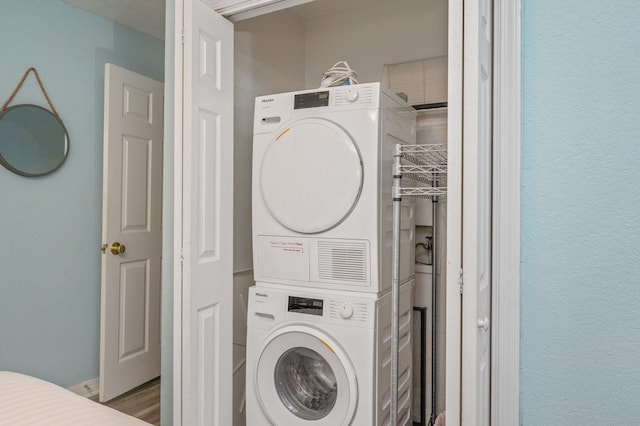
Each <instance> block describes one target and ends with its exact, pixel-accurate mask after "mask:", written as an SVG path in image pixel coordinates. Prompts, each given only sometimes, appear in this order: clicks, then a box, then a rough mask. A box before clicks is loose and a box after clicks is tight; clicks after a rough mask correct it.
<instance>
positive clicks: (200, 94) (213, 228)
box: [174, 0, 234, 426]
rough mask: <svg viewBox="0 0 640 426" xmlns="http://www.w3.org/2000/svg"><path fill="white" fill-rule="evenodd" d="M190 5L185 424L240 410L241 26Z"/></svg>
mask: <svg viewBox="0 0 640 426" xmlns="http://www.w3.org/2000/svg"><path fill="white" fill-rule="evenodd" d="M183 6H184V9H183V10H182V11H181V13H182V14H183V19H184V32H183V34H184V46H183V47H182V49H183V52H182V53H183V55H182V56H183V62H182V63H183V67H182V69H181V70H179V74H180V75H181V78H182V81H180V82H179V83H178V84H179V85H180V86H179V87H180V88H181V91H182V97H183V104H182V105H180V107H182V108H181V111H178V110H177V114H176V115H178V114H179V113H180V112H181V113H182V117H180V118H181V119H182V122H181V132H182V133H181V134H180V135H178V138H179V139H180V140H181V146H182V150H181V152H179V153H177V157H180V158H181V159H182V162H181V163H180V164H176V171H175V174H176V176H178V175H181V179H182V182H181V185H180V188H177V189H176V194H175V197H176V198H175V199H176V203H179V204H180V206H181V210H180V211H179V212H178V213H179V214H178V215H176V217H177V218H178V220H179V221H180V222H179V223H177V224H176V226H179V227H180V228H179V229H181V230H182V235H181V236H180V241H179V242H178V244H179V245H180V247H179V250H180V251H181V253H182V269H181V275H180V276H179V277H178V279H179V280H180V282H181V294H180V295H179V297H180V298H181V300H180V303H181V304H180V308H179V310H180V311H181V319H182V324H181V330H180V331H179V335H178V339H176V343H178V344H181V353H180V355H179V357H178V358H179V363H180V364H179V365H175V366H174V368H177V369H179V371H181V373H182V374H181V378H182V382H181V383H180V384H179V386H180V387H179V389H180V390H179V395H176V397H177V398H179V401H176V403H177V404H174V407H175V406H176V405H178V404H179V406H180V409H181V414H180V418H179V419H178V422H179V423H181V424H183V425H221V426H227V425H231V424H232V411H233V404H232V398H233V392H232V383H233V381H232V375H233V365H232V361H233V357H232V354H233V216H232V214H233V92H234V88H233V37H234V33H233V25H232V24H231V23H230V22H229V21H227V20H226V19H224V18H222V17H221V16H220V15H218V14H216V13H215V12H213V11H212V10H211V9H210V8H209V7H208V6H207V5H206V4H204V3H203V1H201V0H184V2H183ZM178 51H179V50H178ZM177 57H180V56H178V55H177ZM178 146H180V141H178ZM179 208H180V207H179ZM179 215H181V218H180V217H179ZM176 285H180V283H176Z"/></svg>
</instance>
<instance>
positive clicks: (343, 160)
mask: <svg viewBox="0 0 640 426" xmlns="http://www.w3.org/2000/svg"><path fill="white" fill-rule="evenodd" d="M362 178H363V168H362V160H361V158H360V153H359V152H358V149H357V147H356V145H355V143H354V142H353V140H352V138H351V137H350V136H349V134H348V133H347V132H346V131H345V130H344V129H342V128H341V127H339V126H338V125H336V124H334V123H332V122H330V121H327V120H322V119H311V118H308V119H303V120H300V121H297V122H295V123H293V124H292V125H291V127H289V128H287V129H285V130H284V131H282V132H281V133H280V134H279V135H277V136H276V137H275V138H274V139H273V140H272V141H271V143H270V144H269V147H268V148H267V151H266V152H265V155H264V158H263V160H262V165H261V169H260V186H261V190H262V196H263V199H264V202H265V204H266V206H267V209H268V210H269V212H270V213H271V215H272V216H273V217H274V218H275V219H276V220H277V221H278V222H280V224H282V225H283V226H285V227H287V228H289V229H291V230H292V231H296V232H300V233H304V234H315V233H319V232H323V231H326V230H329V229H331V228H333V227H335V226H337V225H338V224H340V223H341V222H342V221H343V220H344V219H345V218H346V217H347V216H348V215H349V213H351V211H352V210H353V208H354V207H355V205H356V203H357V201H358V198H359V197H360V192H361V190H362Z"/></svg>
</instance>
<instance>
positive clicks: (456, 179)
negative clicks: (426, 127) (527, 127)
mask: <svg viewBox="0 0 640 426" xmlns="http://www.w3.org/2000/svg"><path fill="white" fill-rule="evenodd" d="M462 37H463V7H462V0H449V59H448V60H449V64H448V67H449V71H448V73H449V76H448V81H449V88H448V100H447V102H448V108H447V114H448V116H447V124H448V125H447V164H448V169H447V170H448V174H447V182H448V183H447V280H446V298H447V302H446V305H447V308H446V310H447V312H446V367H445V383H446V390H445V407H446V410H447V424H448V425H453V426H459V425H460V409H461V390H462V389H461V368H460V367H461V355H462V353H461V346H460V344H461V341H460V339H461V337H462V328H461V327H462V316H461V315H462V312H461V308H462V305H461V296H460V287H459V283H458V276H459V273H460V268H461V267H462V89H463V87H462V57H463V43H462Z"/></svg>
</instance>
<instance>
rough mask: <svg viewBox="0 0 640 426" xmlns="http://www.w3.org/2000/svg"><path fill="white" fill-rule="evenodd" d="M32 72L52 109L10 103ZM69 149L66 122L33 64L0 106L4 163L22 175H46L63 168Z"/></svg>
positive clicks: (0, 158) (0, 156)
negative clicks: (63, 120)
mask: <svg viewBox="0 0 640 426" xmlns="http://www.w3.org/2000/svg"><path fill="white" fill-rule="evenodd" d="M31 72H33V74H34V76H35V77H36V80H37V81H38V85H39V86H40V90H41V91H42V94H43V95H44V97H45V99H46V100H47V103H48V104H49V107H50V108H51V109H50V110H48V109H46V108H43V107H41V106H38V105H32V104H19V105H15V106H11V107H9V104H10V103H11V101H13V99H14V98H15V96H16V94H17V93H18V91H19V90H20V89H21V88H22V85H23V84H24V82H25V80H26V79H27V77H28V76H29V74H30V73H31ZM68 153H69V135H68V133H67V130H66V128H65V126H64V123H63V122H62V119H61V118H60V115H59V114H58V111H57V110H56V109H55V107H54V106H53V102H52V101H51V98H50V97H49V95H48V93H47V91H46V89H45V88H44V84H42V80H41V79H40V75H39V74H38V71H37V70H36V69H35V68H33V67H31V68H29V69H27V71H25V73H24V74H23V76H22V79H21V80H20V82H19V83H18V85H17V86H16V88H15V89H14V90H13V92H12V93H11V96H9V98H8V99H7V101H6V102H5V103H4V104H3V105H2V107H1V108H0V164H2V165H3V166H4V167H5V168H7V169H8V170H10V171H12V172H13V173H16V174H18V175H20V176H26V177H37V176H44V175H47V174H49V173H52V172H54V171H55V170H57V169H58V168H60V166H62V164H63V163H64V161H65V160H66V158H67V155H68Z"/></svg>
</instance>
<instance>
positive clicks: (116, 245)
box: [111, 241, 126, 256]
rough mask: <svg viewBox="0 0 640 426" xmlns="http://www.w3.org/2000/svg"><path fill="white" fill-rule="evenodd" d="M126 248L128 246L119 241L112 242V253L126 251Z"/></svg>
mask: <svg viewBox="0 0 640 426" xmlns="http://www.w3.org/2000/svg"><path fill="white" fill-rule="evenodd" d="M125 250H126V247H125V246H124V244H120V243H119V242H117V241H116V242H115V243H113V244H111V253H112V254H115V255H116V256H117V255H119V254H122V253H124V251H125Z"/></svg>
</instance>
